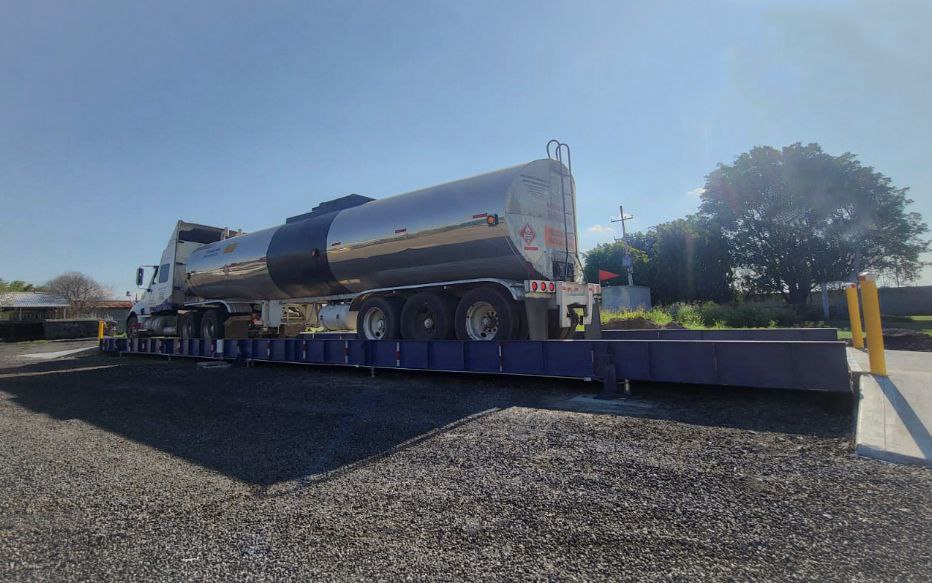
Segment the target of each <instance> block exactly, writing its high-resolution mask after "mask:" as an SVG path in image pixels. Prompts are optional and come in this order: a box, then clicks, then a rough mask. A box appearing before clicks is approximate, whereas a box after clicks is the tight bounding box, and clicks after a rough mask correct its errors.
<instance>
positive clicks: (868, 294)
mask: <svg viewBox="0 0 932 583" xmlns="http://www.w3.org/2000/svg"><path fill="white" fill-rule="evenodd" d="M858 279H859V280H860V281H861V301H862V302H863V303H864V327H865V328H866V329H867V354H868V357H869V358H870V363H871V372H872V373H874V374H877V375H883V376H886V375H887V361H886V357H885V356H884V353H883V327H882V325H881V322H880V297H879V296H878V294H877V281H876V277H875V276H874V274H872V273H862V274H861V275H859V276H858Z"/></svg>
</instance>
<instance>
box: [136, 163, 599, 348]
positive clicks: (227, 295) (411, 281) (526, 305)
mask: <svg viewBox="0 0 932 583" xmlns="http://www.w3.org/2000/svg"><path fill="white" fill-rule="evenodd" d="M567 153H568V149H567ZM549 154H550V152H549V147H548V155H549ZM575 195H576V193H575V184H574V181H573V176H572V173H571V170H570V167H568V166H567V165H564V164H563V162H562V161H561V160H559V159H553V158H550V157H548V158H546V159H540V160H534V161H532V162H528V163H526V164H520V165H518V166H513V167H511V168H506V169H503V170H498V171H496V172H490V173H488V174H482V175H480V176H475V177H473V178H467V179H464V180H457V181H455V182H449V183H446V184H441V185H439V186H433V187H430V188H425V189H422V190H416V191H414V192H409V193H406V194H399V195H396V196H389V197H385V198H379V199H377V200H376V199H372V198H369V197H366V196H361V195H358V194H350V195H347V196H343V197H340V198H336V199H334V200H328V201H326V202H321V203H320V204H318V205H317V206H316V207H314V208H313V210H311V211H310V212H307V213H305V214H301V215H297V216H294V217H290V218H288V219H287V220H286V221H285V223H284V224H282V225H279V226H276V227H271V228H268V229H263V230H260V231H255V232H251V233H243V232H240V231H234V230H231V229H228V228H220V227H210V226H206V225H200V224H194V223H189V222H184V221H179V222H178V223H177V225H176V226H175V229H174V232H173V233H172V236H171V238H170V239H169V241H168V245H167V246H166V248H165V251H164V252H163V253H162V259H161V261H160V262H159V264H158V265H152V266H143V267H140V268H139V269H138V270H137V273H136V281H137V285H139V286H140V287H143V288H145V292H144V294H143V295H142V298H141V300H139V301H138V302H137V303H136V304H135V305H134V306H133V309H132V311H131V313H130V315H129V317H128V321H127V330H128V333H129V334H130V335H131V336H133V335H155V336H181V337H183V338H224V337H226V338H233V337H237V338H242V337H251V336H293V335H297V334H299V333H301V332H303V331H305V330H306V329H308V328H310V327H317V329H320V328H322V329H324V330H327V331H343V332H351V331H355V332H356V334H357V336H358V337H359V338H362V339H368V340H394V339H416V340H442V339H459V340H514V339H533V340H542V339H563V338H568V337H569V336H570V335H572V334H573V332H574V331H575V330H576V329H577V327H578V326H579V325H583V326H586V325H589V324H590V323H591V322H592V319H593V314H594V313H595V312H596V309H597V304H598V302H599V301H600V294H601V290H600V287H599V286H598V285H597V284H587V283H586V282H585V281H584V279H583V274H582V265H581V263H580V258H579V251H578V247H577V238H576V211H575V206H576V205H575V200H576V199H575Z"/></svg>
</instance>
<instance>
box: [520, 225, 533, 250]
mask: <svg viewBox="0 0 932 583" xmlns="http://www.w3.org/2000/svg"><path fill="white" fill-rule="evenodd" d="M518 234H519V235H521V238H522V239H524V242H525V243H527V244H528V245H530V244H531V243H533V242H534V239H535V238H537V233H536V232H534V229H533V228H531V223H524V226H523V227H521V230H520V231H518Z"/></svg>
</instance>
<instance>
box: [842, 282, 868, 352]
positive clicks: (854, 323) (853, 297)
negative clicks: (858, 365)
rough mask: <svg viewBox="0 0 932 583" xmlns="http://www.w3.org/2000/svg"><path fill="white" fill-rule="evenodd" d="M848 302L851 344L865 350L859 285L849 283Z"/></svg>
mask: <svg viewBox="0 0 932 583" xmlns="http://www.w3.org/2000/svg"><path fill="white" fill-rule="evenodd" d="M845 298H846V299H847V300H848V319H849V320H850V321H851V343H852V344H853V345H854V347H855V348H858V349H861V348H864V331H863V330H861V308H860V306H859V305H858V285H857V284H856V283H849V284H848V287H846V288H845Z"/></svg>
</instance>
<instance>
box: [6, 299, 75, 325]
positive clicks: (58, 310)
mask: <svg viewBox="0 0 932 583" xmlns="http://www.w3.org/2000/svg"><path fill="white" fill-rule="evenodd" d="M68 307H69V304H68V300H66V299H64V298H60V297H58V296H54V295H52V294H47V293H43V292H0V319H3V320H13V321H16V322H42V321H43V320H51V319H56V318H64V317H65V314H66V313H67V311H68Z"/></svg>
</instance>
